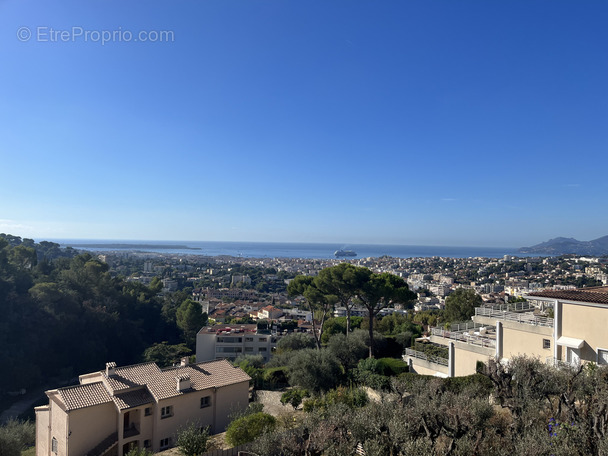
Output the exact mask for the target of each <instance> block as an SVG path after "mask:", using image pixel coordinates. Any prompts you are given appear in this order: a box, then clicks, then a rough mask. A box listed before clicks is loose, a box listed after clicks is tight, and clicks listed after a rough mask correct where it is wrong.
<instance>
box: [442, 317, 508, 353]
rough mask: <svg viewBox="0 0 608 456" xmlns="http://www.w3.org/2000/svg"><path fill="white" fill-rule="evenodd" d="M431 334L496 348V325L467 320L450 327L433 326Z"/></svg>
mask: <svg viewBox="0 0 608 456" xmlns="http://www.w3.org/2000/svg"><path fill="white" fill-rule="evenodd" d="M431 335H432V336H436V337H442V338H444V339H449V340H454V341H458V342H464V343H467V344H470V345H476V346H478V347H486V348H493V349H496V328H495V327H494V326H483V325H480V324H479V323H473V322H467V323H461V324H455V325H452V326H451V328H450V329H443V328H431Z"/></svg>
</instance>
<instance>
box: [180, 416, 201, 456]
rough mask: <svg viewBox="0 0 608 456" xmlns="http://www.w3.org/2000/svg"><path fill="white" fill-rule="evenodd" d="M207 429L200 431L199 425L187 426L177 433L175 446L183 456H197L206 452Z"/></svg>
mask: <svg viewBox="0 0 608 456" xmlns="http://www.w3.org/2000/svg"><path fill="white" fill-rule="evenodd" d="M208 440H209V429H208V428H205V429H201V427H200V426H199V425H196V424H194V423H191V424H189V425H188V426H187V427H186V428H184V429H180V430H179V431H178V432H177V446H178V447H179V451H180V453H181V454H182V455H183V456H197V455H200V454H203V453H204V452H205V451H207V441H208Z"/></svg>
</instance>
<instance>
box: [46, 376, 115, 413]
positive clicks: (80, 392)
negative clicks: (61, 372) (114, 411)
mask: <svg viewBox="0 0 608 456" xmlns="http://www.w3.org/2000/svg"><path fill="white" fill-rule="evenodd" d="M57 394H58V396H59V397H60V398H61V401H62V402H63V403H64V405H65V407H66V410H77V409H81V408H85V407H92V406H93V405H100V404H105V403H107V402H112V399H111V397H110V395H109V394H108V392H107V391H106V389H105V387H104V385H103V383H101V382H97V383H87V384H85V385H76V386H67V387H65V388H59V389H58V390H57Z"/></svg>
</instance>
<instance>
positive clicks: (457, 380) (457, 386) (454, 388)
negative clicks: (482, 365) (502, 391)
mask: <svg viewBox="0 0 608 456" xmlns="http://www.w3.org/2000/svg"><path fill="white" fill-rule="evenodd" d="M443 381H444V386H445V388H446V389H447V390H448V391H451V392H452V393H454V394H461V393H462V392H463V391H464V390H465V389H467V388H474V389H475V390H476V391H477V393H478V394H490V393H491V392H492V388H493V383H492V380H490V379H489V378H488V377H486V376H485V375H481V374H473V375H467V376H466V377H451V378H445V379H444V380H443Z"/></svg>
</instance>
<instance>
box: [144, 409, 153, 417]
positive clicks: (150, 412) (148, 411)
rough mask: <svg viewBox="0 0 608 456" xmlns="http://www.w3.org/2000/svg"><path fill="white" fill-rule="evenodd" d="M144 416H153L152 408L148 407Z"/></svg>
mask: <svg viewBox="0 0 608 456" xmlns="http://www.w3.org/2000/svg"><path fill="white" fill-rule="evenodd" d="M144 415H145V416H150V415H152V409H151V408H150V407H146V409H145V410H144Z"/></svg>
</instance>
